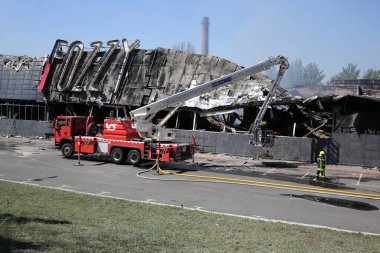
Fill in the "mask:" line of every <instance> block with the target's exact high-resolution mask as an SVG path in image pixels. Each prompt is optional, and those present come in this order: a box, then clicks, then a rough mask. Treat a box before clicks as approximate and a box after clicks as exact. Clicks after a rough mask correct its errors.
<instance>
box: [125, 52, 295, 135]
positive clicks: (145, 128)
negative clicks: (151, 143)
mask: <svg viewBox="0 0 380 253" xmlns="http://www.w3.org/2000/svg"><path fill="white" fill-rule="evenodd" d="M275 65H280V71H279V74H278V75H277V79H278V78H279V79H281V77H282V75H283V72H284V71H285V70H286V69H287V68H288V61H287V59H286V58H285V57H284V56H280V55H279V56H277V57H275V58H272V57H271V58H269V59H268V60H266V61H264V62H261V63H258V64H256V65H253V66H251V67H247V68H244V69H241V70H238V71H236V72H233V73H230V74H228V75H225V76H222V77H219V78H216V79H214V80H211V81H209V82H206V83H204V84H201V85H199V86H196V87H194V88H192V89H188V90H185V91H182V92H180V93H177V94H174V95H172V96H169V97H167V98H164V99H162V100H160V101H157V102H154V103H151V104H148V105H146V106H143V107H140V108H138V109H136V110H133V111H131V112H130V115H131V118H132V119H133V121H134V127H135V128H136V129H137V131H138V132H139V133H140V135H141V136H142V137H145V138H154V139H157V140H173V139H174V133H173V132H171V131H168V130H166V129H164V128H161V127H160V126H157V125H154V124H152V123H150V122H147V121H146V118H147V117H148V116H149V115H151V114H154V113H156V112H158V111H161V110H163V109H167V108H170V107H173V106H175V105H178V104H180V103H183V102H185V101H187V100H189V99H191V98H194V97H197V96H199V95H202V94H205V93H207V92H210V91H212V90H215V89H218V88H220V87H223V86H226V85H228V84H230V83H232V82H236V81H239V80H241V79H243V78H246V77H248V76H252V75H254V74H257V73H259V72H262V71H265V70H268V69H270V68H272V67H273V66H275ZM280 72H282V74H280ZM277 79H276V80H275V82H274V84H276V83H277V84H278V83H279V80H277ZM274 86H277V85H273V87H272V88H273V89H274V88H275V87H274Z"/></svg>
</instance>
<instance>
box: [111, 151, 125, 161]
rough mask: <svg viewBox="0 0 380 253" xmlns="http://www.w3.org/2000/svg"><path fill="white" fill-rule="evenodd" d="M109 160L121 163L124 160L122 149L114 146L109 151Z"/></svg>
mask: <svg viewBox="0 0 380 253" xmlns="http://www.w3.org/2000/svg"><path fill="white" fill-rule="evenodd" d="M111 160H112V161H113V162H114V163H118V164H119V163H122V162H123V160H124V151H123V150H122V149H120V148H115V149H113V150H112V152H111Z"/></svg>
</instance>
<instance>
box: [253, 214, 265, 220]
mask: <svg viewBox="0 0 380 253" xmlns="http://www.w3.org/2000/svg"><path fill="white" fill-rule="evenodd" d="M251 217H252V218H254V219H265V217H264V216H258V215H254V214H252V215H251Z"/></svg>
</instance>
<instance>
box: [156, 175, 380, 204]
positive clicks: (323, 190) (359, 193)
mask: <svg viewBox="0 0 380 253" xmlns="http://www.w3.org/2000/svg"><path fill="white" fill-rule="evenodd" d="M159 172H161V173H162V174H166V175H175V176H181V177H192V178H202V179H210V180H217V181H229V182H238V183H247V184H255V185H264V186H273V187H283V188H289V189H299V190H308V191H317V192H327V193H335V194H344V195H349V196H358V197H368V198H375V199H380V194H372V193H364V192H353V191H343V190H334V189H325V188H317V187H309V186H301V185H291V184H280V183H272V182H264V181H256V180H248V179H239V178H229V177H213V176H201V175H194V174H180V173H176V172H168V171H165V170H162V169H161V168H159Z"/></svg>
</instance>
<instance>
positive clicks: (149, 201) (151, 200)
mask: <svg viewBox="0 0 380 253" xmlns="http://www.w3.org/2000/svg"><path fill="white" fill-rule="evenodd" d="M156 201H157V200H155V199H147V200H145V202H147V203H154V202H156Z"/></svg>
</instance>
